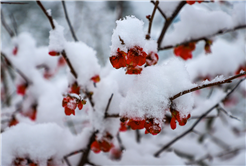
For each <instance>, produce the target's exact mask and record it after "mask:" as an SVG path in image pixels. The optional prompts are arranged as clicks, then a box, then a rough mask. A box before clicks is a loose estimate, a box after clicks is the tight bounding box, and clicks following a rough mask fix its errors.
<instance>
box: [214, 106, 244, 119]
mask: <svg viewBox="0 0 246 166" xmlns="http://www.w3.org/2000/svg"><path fill="white" fill-rule="evenodd" d="M218 110H219V111H222V112H224V113H225V114H226V115H227V116H229V117H230V118H232V119H236V120H238V121H241V120H240V119H239V118H237V117H235V116H233V115H231V114H230V113H229V112H227V111H226V110H225V109H224V108H222V107H221V106H220V107H218Z"/></svg>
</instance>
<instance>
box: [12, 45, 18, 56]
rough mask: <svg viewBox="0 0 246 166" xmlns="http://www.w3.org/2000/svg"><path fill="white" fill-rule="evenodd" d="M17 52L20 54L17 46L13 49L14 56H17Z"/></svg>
mask: <svg viewBox="0 0 246 166" xmlns="http://www.w3.org/2000/svg"><path fill="white" fill-rule="evenodd" d="M17 52H18V47H17V46H15V48H14V49H13V52H12V53H13V55H16V54H17Z"/></svg>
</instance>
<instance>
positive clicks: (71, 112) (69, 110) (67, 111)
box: [65, 107, 75, 116]
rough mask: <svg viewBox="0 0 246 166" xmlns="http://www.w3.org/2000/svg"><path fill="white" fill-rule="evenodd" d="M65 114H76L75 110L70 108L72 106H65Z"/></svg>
mask: <svg viewBox="0 0 246 166" xmlns="http://www.w3.org/2000/svg"><path fill="white" fill-rule="evenodd" d="M65 114H66V115H67V116H69V115H71V114H73V115H75V111H74V110H73V109H70V108H68V107H65Z"/></svg>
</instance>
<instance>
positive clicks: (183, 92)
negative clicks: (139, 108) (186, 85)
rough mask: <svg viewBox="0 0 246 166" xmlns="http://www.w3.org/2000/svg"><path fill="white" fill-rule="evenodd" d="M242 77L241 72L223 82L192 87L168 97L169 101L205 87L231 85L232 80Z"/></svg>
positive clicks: (243, 73)
mask: <svg viewBox="0 0 246 166" xmlns="http://www.w3.org/2000/svg"><path fill="white" fill-rule="evenodd" d="M243 75H246V72H242V73H240V74H237V75H235V76H232V77H229V78H227V79H225V80H222V81H218V82H211V83H208V84H203V85H200V86H197V87H194V88H192V89H188V90H184V91H182V92H179V93H177V94H176V95H174V96H173V97H170V100H171V101H172V100H174V99H176V98H178V97H180V96H182V95H185V94H187V93H190V92H193V91H196V90H199V89H203V88H207V87H211V86H215V85H221V84H225V83H231V81H232V80H234V79H236V78H238V77H241V76H243Z"/></svg>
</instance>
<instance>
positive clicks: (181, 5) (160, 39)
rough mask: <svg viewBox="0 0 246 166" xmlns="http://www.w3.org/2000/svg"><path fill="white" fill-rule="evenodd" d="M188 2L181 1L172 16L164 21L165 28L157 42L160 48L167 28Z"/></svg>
mask: <svg viewBox="0 0 246 166" xmlns="http://www.w3.org/2000/svg"><path fill="white" fill-rule="evenodd" d="M185 4H186V1H182V2H180V3H179V5H178V6H177V8H176V9H175V11H174V12H173V14H172V16H171V17H170V18H167V19H166V22H165V23H164V26H163V29H162V31H161V34H160V36H159V38H158V40H157V44H158V50H159V48H160V46H161V42H162V40H163V39H164V36H165V34H166V32H167V29H168V28H169V26H170V25H171V24H172V22H173V19H174V18H175V17H176V16H177V15H178V13H179V11H180V10H181V9H182V8H183V6H184V5H185Z"/></svg>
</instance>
